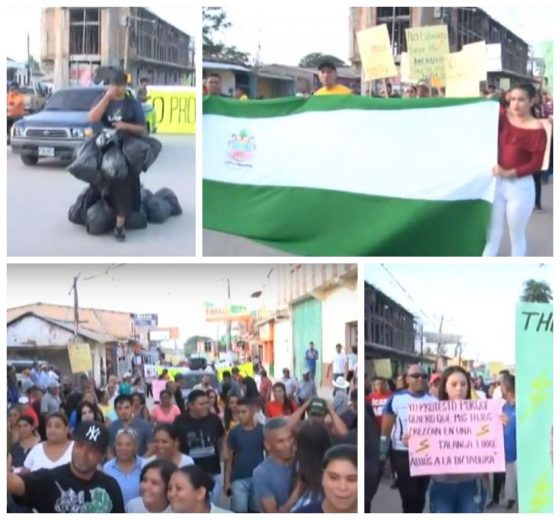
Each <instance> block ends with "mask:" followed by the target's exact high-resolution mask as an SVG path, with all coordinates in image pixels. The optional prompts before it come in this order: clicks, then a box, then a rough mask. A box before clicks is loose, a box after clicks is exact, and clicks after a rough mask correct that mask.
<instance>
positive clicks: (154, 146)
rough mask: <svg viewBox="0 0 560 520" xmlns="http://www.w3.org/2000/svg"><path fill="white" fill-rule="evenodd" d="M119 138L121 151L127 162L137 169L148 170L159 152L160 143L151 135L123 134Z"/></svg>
mask: <svg viewBox="0 0 560 520" xmlns="http://www.w3.org/2000/svg"><path fill="white" fill-rule="evenodd" d="M121 139H122V143H123V145H122V151H123V154H124V156H125V157H126V160H127V161H128V164H130V165H131V166H133V167H134V168H138V169H139V171H143V172H146V171H148V168H149V167H150V166H151V165H152V164H154V161H155V160H156V159H157V157H158V155H159V153H160V152H161V148H162V144H161V143H160V142H159V141H158V140H157V139H154V138H153V137H147V136H143V137H135V136H131V135H123V136H122V137H121Z"/></svg>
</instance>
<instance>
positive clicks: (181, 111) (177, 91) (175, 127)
mask: <svg viewBox="0 0 560 520" xmlns="http://www.w3.org/2000/svg"><path fill="white" fill-rule="evenodd" d="M148 94H149V96H150V99H149V101H148V102H149V103H150V104H151V105H152V106H153V107H154V110H155V112H156V125H157V132H158V134H194V133H195V132H196V89H195V88H194V87H182V86H159V85H153V86H151V85H150V86H148Z"/></svg>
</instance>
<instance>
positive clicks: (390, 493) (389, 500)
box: [371, 477, 517, 513]
mask: <svg viewBox="0 0 560 520" xmlns="http://www.w3.org/2000/svg"><path fill="white" fill-rule="evenodd" d="M489 500H490V499H488V500H487V502H488V501H489ZM426 502H427V501H426ZM503 503H504V501H503V500H502V504H503ZM371 512H372V513H402V508H401V497H400V495H399V492H398V490H396V489H391V481H390V479H389V478H386V477H385V478H383V479H382V481H381V483H380V484H379V489H378V490H377V493H376V494H375V496H374V497H373V500H372V502H371ZM424 513H429V504H428V503H426V508H425V509H424ZM485 513H517V508H515V507H514V509H513V510H512V511H507V510H506V508H505V505H500V506H499V507H494V508H492V509H486V510H485Z"/></svg>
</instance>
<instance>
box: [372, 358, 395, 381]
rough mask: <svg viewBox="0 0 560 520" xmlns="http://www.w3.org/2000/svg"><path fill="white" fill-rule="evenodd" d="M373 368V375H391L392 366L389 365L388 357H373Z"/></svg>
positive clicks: (386, 376) (388, 376) (387, 376)
mask: <svg viewBox="0 0 560 520" xmlns="http://www.w3.org/2000/svg"><path fill="white" fill-rule="evenodd" d="M373 368H374V369H375V375H376V376H379V377H384V378H387V379H388V378H390V377H393V367H392V366H391V360H390V359H374V360H373Z"/></svg>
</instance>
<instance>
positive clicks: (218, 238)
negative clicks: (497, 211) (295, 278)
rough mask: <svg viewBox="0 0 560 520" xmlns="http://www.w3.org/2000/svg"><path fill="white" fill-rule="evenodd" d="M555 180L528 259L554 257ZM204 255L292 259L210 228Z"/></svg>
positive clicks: (534, 223) (538, 214)
mask: <svg viewBox="0 0 560 520" xmlns="http://www.w3.org/2000/svg"><path fill="white" fill-rule="evenodd" d="M553 186H554V185H553V183H552V177H551V181H550V183H549V184H545V185H543V187H542V208H543V210H542V211H535V212H534V213H533V216H532V217H531V220H530V221H529V227H528V230H527V242H528V246H527V247H528V256H552V221H553V205H552V192H553ZM202 240H203V254H204V256H290V255H289V253H286V252H284V251H277V250H275V249H272V248H270V247H266V246H263V245H261V244H258V243H257V242H253V241H252V240H248V239H246V238H242V237H237V236H235V235H230V234H227V233H220V232H218V231H212V230H209V229H204V230H203V235H202ZM510 251H511V248H510V244H509V237H508V236H507V233H506V234H505V236H504V239H503V240H502V245H501V247H500V252H499V254H500V256H508V255H509V252H510Z"/></svg>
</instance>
